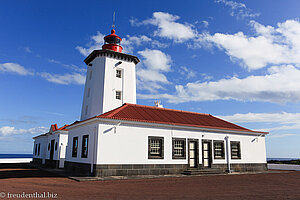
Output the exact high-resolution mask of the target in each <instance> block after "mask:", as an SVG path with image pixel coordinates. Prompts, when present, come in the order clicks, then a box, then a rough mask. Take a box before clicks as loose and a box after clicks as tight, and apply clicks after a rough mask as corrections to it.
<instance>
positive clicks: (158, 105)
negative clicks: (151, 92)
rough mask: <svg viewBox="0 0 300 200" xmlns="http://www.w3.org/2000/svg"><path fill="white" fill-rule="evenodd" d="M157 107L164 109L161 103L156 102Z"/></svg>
mask: <svg viewBox="0 0 300 200" xmlns="http://www.w3.org/2000/svg"><path fill="white" fill-rule="evenodd" d="M154 104H155V107H157V108H163V105H161V102H160V101H154Z"/></svg>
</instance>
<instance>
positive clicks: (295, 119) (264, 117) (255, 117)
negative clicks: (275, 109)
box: [219, 112, 300, 124]
mask: <svg viewBox="0 0 300 200" xmlns="http://www.w3.org/2000/svg"><path fill="white" fill-rule="evenodd" d="M219 117H221V118H223V119H226V120H229V121H233V122H238V123H245V122H246V123H249V122H255V123H281V124H293V123H300V113H287V112H280V113H246V114H242V113H236V114H234V115H227V116H226V115H225V116H219Z"/></svg>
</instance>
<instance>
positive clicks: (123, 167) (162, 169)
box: [65, 161, 267, 177]
mask: <svg viewBox="0 0 300 200" xmlns="http://www.w3.org/2000/svg"><path fill="white" fill-rule="evenodd" d="M212 168H214V169H220V170H222V171H224V172H225V171H227V165H226V164H213V165H212ZM187 169H188V165H187V164H118V165H94V168H93V174H92V173H91V164H86V163H76V162H68V161H66V162H65V170H66V173H68V174H70V175H73V176H98V177H105V176H133V175H167V174H181V173H182V172H183V171H185V170H187ZM199 169H201V167H199ZM231 170H233V171H235V172H259V171H266V170H267V165H266V163H242V164H231Z"/></svg>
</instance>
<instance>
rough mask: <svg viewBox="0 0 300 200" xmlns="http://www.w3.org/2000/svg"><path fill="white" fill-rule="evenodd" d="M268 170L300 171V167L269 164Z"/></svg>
mask: <svg viewBox="0 0 300 200" xmlns="http://www.w3.org/2000/svg"><path fill="white" fill-rule="evenodd" d="M268 169H276V170H293V171H300V165H289V164H268Z"/></svg>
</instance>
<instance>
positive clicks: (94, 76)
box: [81, 54, 136, 120]
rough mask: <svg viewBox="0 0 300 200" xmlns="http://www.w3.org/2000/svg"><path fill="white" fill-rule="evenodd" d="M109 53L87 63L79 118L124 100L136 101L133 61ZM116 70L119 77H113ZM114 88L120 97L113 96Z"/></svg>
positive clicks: (95, 113) (82, 118)
mask: <svg viewBox="0 0 300 200" xmlns="http://www.w3.org/2000/svg"><path fill="white" fill-rule="evenodd" d="M111 55H112V54H105V56H104V55H103V56H99V57H96V58H95V59H94V60H93V61H92V62H91V63H90V64H89V65H88V69H87V77H86V82H85V89H84V96H83V103H82V110H81V120H85V119H88V118H91V117H94V116H96V115H100V114H103V113H105V112H108V111H110V110H113V109H115V108H117V107H120V106H121V105H123V104H124V103H133V104H136V73H135V63H134V62H133V61H125V60H120V59H118V58H114V57H111ZM116 70H121V71H122V74H121V78H118V77H116ZM89 90H90V92H89V95H88V91H89ZM116 91H121V100H119V99H116ZM86 111H87V112H86Z"/></svg>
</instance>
